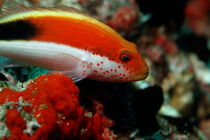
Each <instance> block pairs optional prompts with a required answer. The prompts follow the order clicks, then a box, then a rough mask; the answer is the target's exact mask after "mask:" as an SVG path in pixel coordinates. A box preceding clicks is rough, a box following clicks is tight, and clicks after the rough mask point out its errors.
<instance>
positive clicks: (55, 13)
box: [0, 9, 122, 38]
mask: <svg viewBox="0 0 210 140" xmlns="http://www.w3.org/2000/svg"><path fill="white" fill-rule="evenodd" d="M46 16H51V17H62V18H70V19H75V20H82V21H86V22H89V23H92V24H95V25H98V26H99V27H101V28H103V29H104V30H106V31H108V32H109V33H112V34H114V35H116V36H117V37H119V38H122V37H121V36H120V35H119V34H118V33H117V32H116V31H114V30H113V29H112V28H110V27H109V26H107V25H105V24H103V23H101V22H99V21H98V20H96V19H94V18H91V17H89V16H85V15H82V14H79V13H76V12H66V11H61V10H45V9H43V10H41V9H40V10H32V11H26V12H22V13H17V14H14V15H9V16H6V17H2V18H0V24H2V23H8V22H12V21H16V20H25V19H27V18H39V17H46Z"/></svg>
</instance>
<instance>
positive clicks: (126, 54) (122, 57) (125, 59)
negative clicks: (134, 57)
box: [120, 51, 131, 62]
mask: <svg viewBox="0 0 210 140" xmlns="http://www.w3.org/2000/svg"><path fill="white" fill-rule="evenodd" d="M120 60H121V61H122V62H128V61H129V60H131V55H130V52H129V51H122V52H121V54H120Z"/></svg>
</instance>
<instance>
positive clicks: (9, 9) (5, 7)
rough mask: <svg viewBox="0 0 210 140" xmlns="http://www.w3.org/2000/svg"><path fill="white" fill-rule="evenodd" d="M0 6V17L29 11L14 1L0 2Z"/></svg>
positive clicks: (3, 0) (4, 0)
mask: <svg viewBox="0 0 210 140" xmlns="http://www.w3.org/2000/svg"><path fill="white" fill-rule="evenodd" d="M0 6H1V7H0V9H1V10H0V17H4V16H8V15H12V14H14V13H19V12H23V11H27V10H29V8H28V7H25V6H23V5H21V4H19V3H17V2H15V1H14V0H0Z"/></svg>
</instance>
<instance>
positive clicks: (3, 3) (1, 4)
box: [0, 0, 90, 17]
mask: <svg viewBox="0 0 210 140" xmlns="http://www.w3.org/2000/svg"><path fill="white" fill-rule="evenodd" d="M0 9H1V10H0V17H4V16H9V15H12V14H17V13H21V12H26V11H38V10H49V11H51V10H54V11H56V10H59V11H66V12H70V13H77V14H80V15H84V16H89V17H90V15H88V14H86V13H85V12H83V11H81V10H78V9H76V8H74V7H68V6H55V7H41V6H36V7H26V6H24V5H21V4H19V3H17V2H15V1H14V0H0Z"/></svg>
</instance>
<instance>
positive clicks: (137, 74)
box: [0, 0, 148, 82]
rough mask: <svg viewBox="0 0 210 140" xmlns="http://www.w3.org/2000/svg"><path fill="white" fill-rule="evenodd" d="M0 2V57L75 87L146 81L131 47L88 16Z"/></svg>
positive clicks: (145, 71) (144, 66) (145, 72)
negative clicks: (41, 69)
mask: <svg viewBox="0 0 210 140" xmlns="http://www.w3.org/2000/svg"><path fill="white" fill-rule="evenodd" d="M0 1H1V2H2V3H4V4H5V5H6V6H2V8H1V11H2V12H1V14H2V15H1V18H0V55H2V56H5V57H9V58H13V59H15V60H18V61H21V62H24V63H26V64H29V65H35V66H40V67H44V68H48V69H52V70H54V71H56V72H62V73H64V74H66V75H69V76H70V77H72V78H73V79H74V80H75V81H78V80H81V79H83V78H89V79H94V80H100V81H110V82H126V81H136V80H142V79H145V78H146V77H147V75H148V67H147V64H146V62H145V60H144V59H143V58H142V57H141V55H140V53H139V52H138V50H137V47H136V46H135V44H133V43H131V42H128V41H126V40H125V39H124V38H122V37H121V36H120V35H119V34H118V33H117V32H115V31H114V30H113V29H111V28H110V27H108V26H107V25H105V24H103V23H101V22H99V21H98V20H96V19H94V18H92V17H90V16H88V15H87V14H84V13H83V12H81V11H79V10H77V9H75V8H72V7H65V6H60V7H54V8H28V7H24V6H22V5H19V4H17V3H15V2H13V0H3V1H2V0H0ZM7 3H8V4H7ZM11 9H14V10H11Z"/></svg>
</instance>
